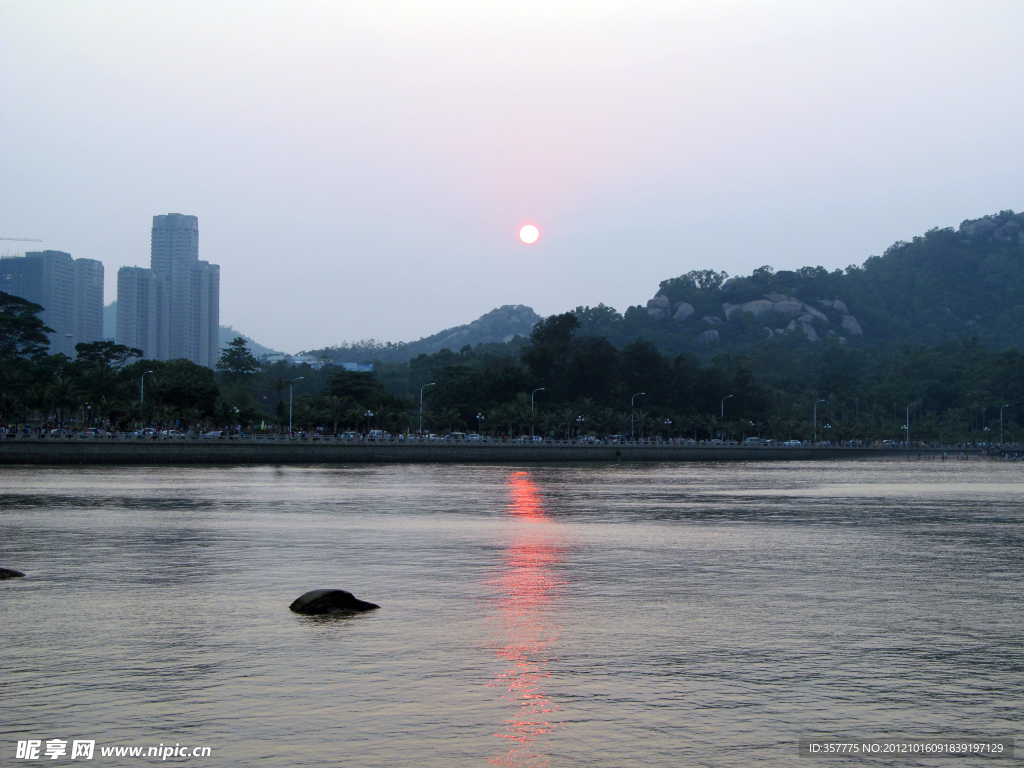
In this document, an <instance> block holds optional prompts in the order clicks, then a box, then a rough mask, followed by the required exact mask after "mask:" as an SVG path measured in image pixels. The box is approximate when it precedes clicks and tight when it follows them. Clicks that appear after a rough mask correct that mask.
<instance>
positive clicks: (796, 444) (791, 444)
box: [783, 440, 803, 448]
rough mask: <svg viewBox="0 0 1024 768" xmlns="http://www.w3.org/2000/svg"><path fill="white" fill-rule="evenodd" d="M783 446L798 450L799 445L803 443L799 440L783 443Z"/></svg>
mask: <svg viewBox="0 0 1024 768" xmlns="http://www.w3.org/2000/svg"><path fill="white" fill-rule="evenodd" d="M783 445H784V446H786V447H787V448H798V447H800V446H801V445H803V443H801V442H800V441H799V440H787V441H786V442H784V443H783Z"/></svg>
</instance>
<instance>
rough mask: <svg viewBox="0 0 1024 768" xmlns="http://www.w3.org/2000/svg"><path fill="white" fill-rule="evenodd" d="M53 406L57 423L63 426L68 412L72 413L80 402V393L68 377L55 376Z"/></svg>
mask: <svg viewBox="0 0 1024 768" xmlns="http://www.w3.org/2000/svg"><path fill="white" fill-rule="evenodd" d="M52 394H53V404H54V406H56V408H57V421H58V423H59V425H60V426H63V425H64V421H65V419H66V417H67V412H68V411H73V410H74V409H75V408H76V407H77V406H78V404H79V402H80V396H81V393H80V392H79V390H78V387H76V386H75V383H74V381H72V379H71V377H70V376H57V377H55V378H54V383H53V390H52Z"/></svg>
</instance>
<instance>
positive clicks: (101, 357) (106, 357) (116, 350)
mask: <svg viewBox="0 0 1024 768" xmlns="http://www.w3.org/2000/svg"><path fill="white" fill-rule="evenodd" d="M75 352H77V353H78V362H84V363H93V364H95V365H101V366H103V367H104V368H109V369H110V370H114V371H119V370H121V368H123V367H124V365H125V364H126V363H127V362H128V361H129V360H130V359H131V358H133V357H145V352H143V351H142V350H141V349H135V348H134V347H126V346H125V345H124V344H115V343H114V342H112V341H94V342H92V343H91V344H75Z"/></svg>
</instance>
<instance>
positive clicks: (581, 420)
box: [576, 416, 587, 440]
mask: <svg viewBox="0 0 1024 768" xmlns="http://www.w3.org/2000/svg"><path fill="white" fill-rule="evenodd" d="M586 420H587V419H586V417H584V416H577V417H576V424H577V426H576V436H577V437H579V438H580V440H582V439H583V423H584V422H585V421H586Z"/></svg>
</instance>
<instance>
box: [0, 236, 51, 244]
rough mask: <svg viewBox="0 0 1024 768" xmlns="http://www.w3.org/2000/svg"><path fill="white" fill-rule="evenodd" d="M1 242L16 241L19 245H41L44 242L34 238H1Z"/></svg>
mask: <svg viewBox="0 0 1024 768" xmlns="http://www.w3.org/2000/svg"><path fill="white" fill-rule="evenodd" d="M0 240H16V241H18V242H19V243H41V242H43V241H42V240H37V239H36V238H34V237H0Z"/></svg>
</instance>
